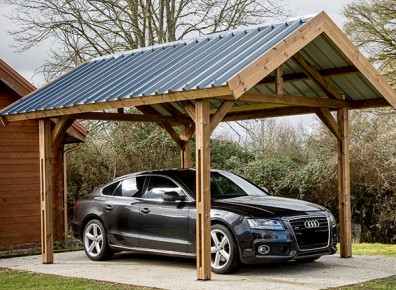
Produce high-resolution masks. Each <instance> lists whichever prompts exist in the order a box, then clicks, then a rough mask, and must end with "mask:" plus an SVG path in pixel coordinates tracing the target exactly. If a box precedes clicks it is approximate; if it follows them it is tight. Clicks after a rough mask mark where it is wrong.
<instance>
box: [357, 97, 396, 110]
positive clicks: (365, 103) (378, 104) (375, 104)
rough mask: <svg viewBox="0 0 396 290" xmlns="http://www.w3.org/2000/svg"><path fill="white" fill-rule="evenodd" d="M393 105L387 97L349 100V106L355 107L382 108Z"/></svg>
mask: <svg viewBox="0 0 396 290" xmlns="http://www.w3.org/2000/svg"><path fill="white" fill-rule="evenodd" d="M389 106H392V105H391V104H390V103H389V102H388V101H387V100H386V99H384V98H381V99H370V100H359V101H349V108H350V109H351V110H355V109H370V108H382V107H389Z"/></svg>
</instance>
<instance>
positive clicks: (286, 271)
mask: <svg viewBox="0 0 396 290" xmlns="http://www.w3.org/2000/svg"><path fill="white" fill-rule="evenodd" d="M0 267H2V268H9V269H14V270H22V271H32V272H38V273H46V274H56V275H61V276H68V277H81V278H88V279H95V280H102V281H111V282H118V283H126V284H133V285H141V286H149V287H158V288H166V289H227V290H231V289H238V290H240V289H243V288H244V289H297V290H298V289H304V290H306V289H323V288H328V287H336V286H342V285H347V284H355V283H359V282H363V281H368V280H372V279H377V278H383V277H388V276H392V275H396V259H395V258H385V257H369V256H355V257H353V258H349V259H342V258H340V257H339V256H338V255H335V256H324V257H322V258H320V259H319V260H318V261H315V262H313V263H308V264H300V263H295V262H289V263H286V264H275V265H274V264H272V265H254V266H242V267H241V270H240V271H239V272H238V273H235V274H232V275H216V274H213V275H212V280H210V281H197V280H196V271H195V260H188V259H181V258H172V257H159V256H148V255H142V254H130V253H128V254H124V253H121V254H118V255H116V256H115V257H114V259H113V260H111V261H106V262H93V261H91V260H89V259H88V258H87V257H86V256H85V254H84V252H82V251H78V252H68V253H59V254H55V262H54V264H49V265H43V264H41V256H28V257H18V258H10V259H2V260H0Z"/></svg>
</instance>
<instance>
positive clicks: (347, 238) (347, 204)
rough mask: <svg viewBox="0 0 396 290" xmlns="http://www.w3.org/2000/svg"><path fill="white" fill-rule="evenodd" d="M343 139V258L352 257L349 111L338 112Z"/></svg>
mask: <svg viewBox="0 0 396 290" xmlns="http://www.w3.org/2000/svg"><path fill="white" fill-rule="evenodd" d="M337 121H338V125H339V126H340V131H341V139H340V140H338V204H339V222H340V230H339V231H340V254H341V257H343V258H348V257H351V256H352V227H351V219H352V218H351V188H350V182H351V181H350V179H351V174H350V165H349V124H348V109H345V108H344V109H339V110H338V111H337Z"/></svg>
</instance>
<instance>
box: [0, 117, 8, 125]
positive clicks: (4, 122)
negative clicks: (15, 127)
mask: <svg viewBox="0 0 396 290" xmlns="http://www.w3.org/2000/svg"><path fill="white" fill-rule="evenodd" d="M0 121H1V123H2V124H3V126H7V124H8V123H9V122H8V121H7V119H6V118H5V117H4V116H2V115H0Z"/></svg>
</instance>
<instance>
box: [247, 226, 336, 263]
mask: <svg viewBox="0 0 396 290" xmlns="http://www.w3.org/2000/svg"><path fill="white" fill-rule="evenodd" d="M285 225H286V230H284V231H264V230H261V231H260V230H255V231H252V232H251V242H250V243H246V241H245V243H242V244H244V245H245V246H244V247H241V248H240V260H241V262H242V263H244V264H257V263H273V262H285V261H289V260H303V259H310V258H317V257H320V256H323V255H332V254H335V253H336V252H337V242H338V238H337V237H338V236H337V227H336V226H329V228H328V230H329V232H328V240H327V243H326V245H318V246H317V247H316V246H315V244H313V246H312V248H309V249H307V248H305V249H301V248H303V246H302V241H301V237H299V238H297V237H296V234H299V233H297V231H296V232H294V231H293V229H292V227H291V226H290V224H288V223H285ZM298 239H299V240H298ZM299 242H300V243H299ZM247 245H249V246H247ZM260 246H264V247H265V248H266V249H268V253H265V254H264V253H260V251H259V248H260Z"/></svg>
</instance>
